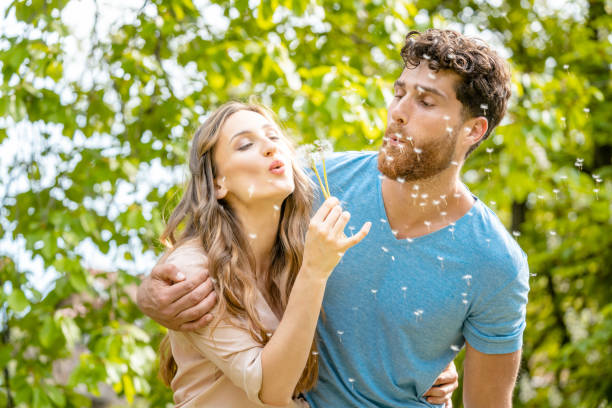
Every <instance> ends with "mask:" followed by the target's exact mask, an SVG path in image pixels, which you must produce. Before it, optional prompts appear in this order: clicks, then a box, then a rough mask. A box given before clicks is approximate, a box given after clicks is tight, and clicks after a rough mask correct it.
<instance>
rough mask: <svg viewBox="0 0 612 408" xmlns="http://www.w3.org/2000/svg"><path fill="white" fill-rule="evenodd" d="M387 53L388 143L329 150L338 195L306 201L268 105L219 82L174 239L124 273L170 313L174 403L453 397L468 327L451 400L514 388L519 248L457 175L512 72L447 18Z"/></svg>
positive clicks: (521, 311) (404, 401) (164, 363)
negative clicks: (136, 273) (138, 278)
mask: <svg viewBox="0 0 612 408" xmlns="http://www.w3.org/2000/svg"><path fill="white" fill-rule="evenodd" d="M401 55H402V58H403V60H404V63H405V68H404V70H403V72H402V73H401V75H400V77H399V78H398V79H397V81H396V82H395V84H394V92H395V94H394V98H393V100H392V102H391V104H390V105H389V109H388V118H387V129H386V131H385V138H384V142H383V146H382V147H381V149H380V151H379V152H378V153H365V152H364V153H359V152H353V153H339V154H334V155H332V156H331V157H329V158H327V161H326V164H327V166H326V167H327V175H328V181H329V186H330V189H331V191H332V193H333V194H334V195H335V196H337V197H338V198H334V197H331V198H328V199H326V200H325V201H324V202H323V203H322V205H320V206H319V203H316V204H314V205H313V204H312V203H313V199H314V200H315V201H316V200H317V199H316V198H313V197H314V195H315V194H314V190H315V189H314V187H313V186H314V183H313V182H312V181H311V180H310V179H309V176H308V175H307V174H306V173H305V172H304V170H303V169H302V168H301V167H300V163H298V162H297V161H296V158H295V154H294V151H293V149H292V147H291V145H290V143H289V141H288V140H287V138H286V137H285V136H284V134H283V133H282V131H281V129H280V128H279V126H278V124H277V123H276V122H275V120H274V119H273V117H272V115H271V114H270V113H269V112H268V111H267V110H266V109H264V108H262V107H259V106H256V105H250V104H242V103H237V102H231V103H228V104H225V105H223V106H222V107H220V108H219V109H217V110H216V111H215V112H214V113H212V114H211V115H210V116H209V118H208V119H207V120H206V122H205V123H204V124H203V125H202V126H201V127H200V128H199V129H198V131H197V132H196V134H195V136H194V138H193V141H192V146H191V152H190V160H189V168H190V173H191V178H190V181H189V184H188V186H187V189H186V191H185V193H184V195H183V198H182V200H181V202H180V203H179V205H178V206H177V208H176V209H175V210H174V213H173V214H172V216H171V218H170V219H169V221H168V226H167V228H166V231H165V232H164V234H163V236H162V239H163V240H165V241H167V242H168V243H169V246H170V248H169V250H168V251H167V252H166V254H165V255H164V257H163V258H162V260H161V261H160V263H159V264H158V265H157V266H156V267H155V268H154V269H153V272H152V274H151V276H149V277H147V278H146V279H145V280H144V281H143V283H142V284H141V286H140V288H139V292H138V303H139V306H140V307H141V309H142V310H143V311H144V312H145V313H146V314H147V315H149V316H151V317H152V318H153V319H154V320H156V321H158V322H159V323H161V324H163V325H164V326H166V327H168V328H170V329H171V330H169V332H168V335H167V336H166V338H165V339H164V341H163V343H162V347H161V361H160V364H161V373H162V377H163V378H164V379H165V380H166V381H167V382H168V383H169V384H170V385H171V387H172V389H173V391H174V400H175V403H176V404H177V406H190V407H251V406H253V407H255V406H289V407H299V406H310V407H317V408H319V407H325V408H329V407H332V408H333V407H427V406H443V405H444V404H446V406H450V402H449V399H450V395H451V393H452V391H453V390H454V389H455V388H456V387H457V376H456V371H455V370H454V366H453V365H452V360H453V359H454V357H455V356H456V354H457V353H458V352H459V350H460V349H461V348H462V347H463V346H464V345H465V347H466V354H465V361H464V366H463V367H464V377H463V400H464V405H465V406H466V407H470V408H471V407H502V408H504V407H511V405H512V391H513V387H514V382H515V380H516V375H517V371H518V367H519V361H520V353H521V346H522V333H523V330H524V328H525V308H526V303H527V293H528V291H529V286H528V277H529V272H528V266H527V261H526V257H525V254H524V253H523V252H522V251H521V249H520V248H519V246H518V245H517V244H516V242H515V241H514V240H513V239H512V237H511V236H509V234H508V233H507V231H506V230H505V228H504V227H503V225H502V224H501V223H500V221H499V220H498V219H497V217H496V216H495V215H494V214H493V212H492V211H491V210H490V209H488V208H487V207H486V206H485V205H484V203H482V202H481V201H480V200H478V199H477V198H476V197H475V196H473V195H472V194H471V193H470V192H469V191H468V189H467V188H466V186H465V185H464V184H463V183H462V182H461V181H460V177H459V176H460V169H461V167H462V165H463V163H464V161H465V159H466V158H467V157H468V155H469V153H470V152H472V151H473V150H474V149H475V148H476V147H477V146H478V145H479V144H480V143H481V142H482V141H483V140H484V139H485V138H487V137H488V135H489V134H490V133H491V131H492V130H493V128H495V126H497V125H498V124H499V122H500V120H501V119H502V117H503V116H504V114H505V111H506V106H507V101H508V98H509V96H510V74H509V71H508V68H507V65H506V63H505V61H503V60H502V59H501V58H500V57H499V56H498V55H496V54H495V53H494V52H493V51H492V50H491V49H490V48H489V47H488V46H487V45H486V44H484V43H481V42H478V41H475V40H472V39H469V38H467V37H465V36H463V35H461V34H459V33H456V32H453V31H449V30H436V29H430V30H427V31H426V32H424V33H418V32H412V33H410V34H408V36H407V37H406V43H405V45H404V47H403V48H402V52H401ZM311 177H312V175H311ZM318 201H320V200H318ZM341 203H342V205H341ZM316 208H318V210H316V212H315V213H314V216H312V218H311V214H312V213H311V209H316ZM179 227H181V228H180V232H179ZM345 231H349V232H348V233H347V234H346V235H345ZM332 270H333V273H332ZM213 289H214V290H213ZM320 311H321V313H319V312H320ZM319 315H320V316H319ZM315 332H316V336H315ZM449 364H450V365H449Z"/></svg>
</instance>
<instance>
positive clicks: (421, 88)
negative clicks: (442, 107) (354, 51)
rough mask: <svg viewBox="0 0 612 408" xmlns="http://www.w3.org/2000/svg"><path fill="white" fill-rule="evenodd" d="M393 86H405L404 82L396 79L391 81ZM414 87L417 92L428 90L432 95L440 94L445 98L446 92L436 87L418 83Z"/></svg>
mask: <svg viewBox="0 0 612 408" xmlns="http://www.w3.org/2000/svg"><path fill="white" fill-rule="evenodd" d="M393 87H394V88H405V87H406V83H405V82H404V81H402V80H400V79H398V80H397V81H395V82H394V83H393ZM414 87H415V88H416V90H417V91H419V93H421V92H429V93H432V94H434V95H438V96H441V97H443V98H445V99H446V98H447V96H446V94H445V93H444V92H442V91H440V90H439V89H437V88H432V87H430V86H425V85H419V84H416V85H415V86H414Z"/></svg>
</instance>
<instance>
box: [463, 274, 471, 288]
mask: <svg viewBox="0 0 612 408" xmlns="http://www.w3.org/2000/svg"><path fill="white" fill-rule="evenodd" d="M461 279H463V280H464V281H465V283H467V285H468V286H470V282H471V281H472V275H470V274H467V275H463V276H462V277H461Z"/></svg>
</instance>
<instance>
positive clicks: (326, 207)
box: [310, 197, 340, 224]
mask: <svg viewBox="0 0 612 408" xmlns="http://www.w3.org/2000/svg"><path fill="white" fill-rule="evenodd" d="M338 204H340V201H338V199H337V198H336V197H329V198H328V199H327V200H325V202H324V203H323V204H322V205H321V207H320V208H319V209H318V210H317V212H316V213H315V215H314V217H312V220H311V221H310V222H311V223H312V224H319V223H322V222H323V220H325V218H327V215H328V214H329V212H330V211H331V210H332V208H334V207H335V206H337V205H338Z"/></svg>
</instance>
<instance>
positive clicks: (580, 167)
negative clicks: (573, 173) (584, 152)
mask: <svg viewBox="0 0 612 408" xmlns="http://www.w3.org/2000/svg"><path fill="white" fill-rule="evenodd" d="M583 165H584V159H582V158H580V157H579V158H577V159H576V162H575V163H574V166H576V167H578V168H579V169H580V171H582V166H583Z"/></svg>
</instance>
